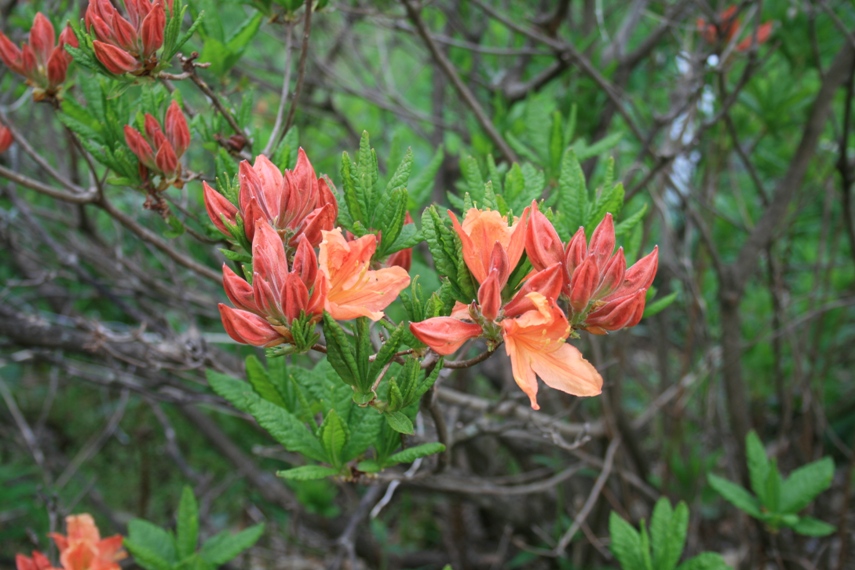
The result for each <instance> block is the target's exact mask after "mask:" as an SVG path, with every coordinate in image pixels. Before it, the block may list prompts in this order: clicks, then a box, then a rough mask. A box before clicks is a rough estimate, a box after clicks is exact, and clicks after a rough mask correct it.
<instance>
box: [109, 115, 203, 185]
mask: <svg viewBox="0 0 855 570" xmlns="http://www.w3.org/2000/svg"><path fill="white" fill-rule="evenodd" d="M163 126H164V128H163V129H161V125H160V123H159V122H158V120H157V119H155V118H154V117H153V116H152V115H151V114H149V113H146V114H145V135H143V134H142V133H140V132H139V131H138V130H136V129H135V128H133V127H131V126H130V125H126V126H125V142H126V143H127V144H128V147H130V149H131V152H133V153H134V154H135V155H136V156H137V158H138V159H139V161H140V176H141V177H142V178H143V180H147V179H148V175H149V173H153V174H158V175H160V176H161V178H162V179H163V182H164V184H165V185H166V184H175V185H177V186H180V185H181V181H180V176H181V163H180V162H179V159H180V158H181V156H182V155H183V154H184V151H185V150H187V147H188V146H190V129H189V128H188V127H187V120H186V119H185V118H184V113H182V112H181V107H179V106H178V103H177V102H175V101H172V103H171V104H170V105H169V109H167V111H166V117H165V118H164V121H163ZM164 131H165V132H164Z"/></svg>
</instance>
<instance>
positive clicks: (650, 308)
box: [643, 291, 679, 319]
mask: <svg viewBox="0 0 855 570" xmlns="http://www.w3.org/2000/svg"><path fill="white" fill-rule="evenodd" d="M678 293H679V291H674V292H672V293H670V294H668V295H665V296H664V297H662V298H661V299H656V301H654V302H653V303H650V304H648V305H647V306H646V307H645V308H644V316H643V318H645V319H646V318H647V317H652V316H653V315H657V314H659V313H661V312H662V311H664V310H665V309H667V308H668V307H669V306H670V305H671V304H672V303H673V302H674V301H676V300H677V294H678Z"/></svg>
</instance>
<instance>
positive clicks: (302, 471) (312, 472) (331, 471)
mask: <svg viewBox="0 0 855 570" xmlns="http://www.w3.org/2000/svg"><path fill="white" fill-rule="evenodd" d="M338 473H339V470H338V469H336V468H335V467H324V466H323V465H303V466H302V467H294V468H293V469H285V470H283V471H277V472H276V476H277V477H282V478H283V479H288V480H290V481H311V480H313V479H326V478H327V477H332V476H333V475H338Z"/></svg>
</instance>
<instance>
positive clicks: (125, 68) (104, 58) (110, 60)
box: [92, 40, 139, 75]
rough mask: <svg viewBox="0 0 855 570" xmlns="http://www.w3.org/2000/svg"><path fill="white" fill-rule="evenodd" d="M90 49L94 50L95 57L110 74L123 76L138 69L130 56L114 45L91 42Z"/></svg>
mask: <svg viewBox="0 0 855 570" xmlns="http://www.w3.org/2000/svg"><path fill="white" fill-rule="evenodd" d="M92 47H93V48H94V50H95V57H97V58H98V61H100V62H101V63H102V64H104V67H106V68H107V71H109V72H110V73H113V74H115V75H124V74H125V73H130V72H132V71H136V70H137V68H138V67H139V63H138V62H137V60H136V59H135V58H134V57H133V56H132V55H131V54H129V53H128V52H126V51H125V50H123V49H120V48H118V47H116V46H114V45H110V44H107V43H104V42H101V41H98V40H95V41H93V42H92Z"/></svg>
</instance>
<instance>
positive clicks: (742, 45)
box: [736, 22, 772, 51]
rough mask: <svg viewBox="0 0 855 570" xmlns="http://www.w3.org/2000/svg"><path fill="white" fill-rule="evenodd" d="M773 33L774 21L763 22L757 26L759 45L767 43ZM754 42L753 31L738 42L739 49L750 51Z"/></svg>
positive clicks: (737, 47)
mask: <svg viewBox="0 0 855 570" xmlns="http://www.w3.org/2000/svg"><path fill="white" fill-rule="evenodd" d="M770 35H772V22H766V23H764V24H761V25H760V27H759V28H757V45H760V44H763V43H766V41H768V40H769V36H770ZM753 42H754V34H753V33H752V34H751V35H749V36H748V37H747V38H745V39H744V40H742V41H741V42H739V43H738V44H736V49H737V51H748V50H749V49H751V46H752V44H753Z"/></svg>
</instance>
